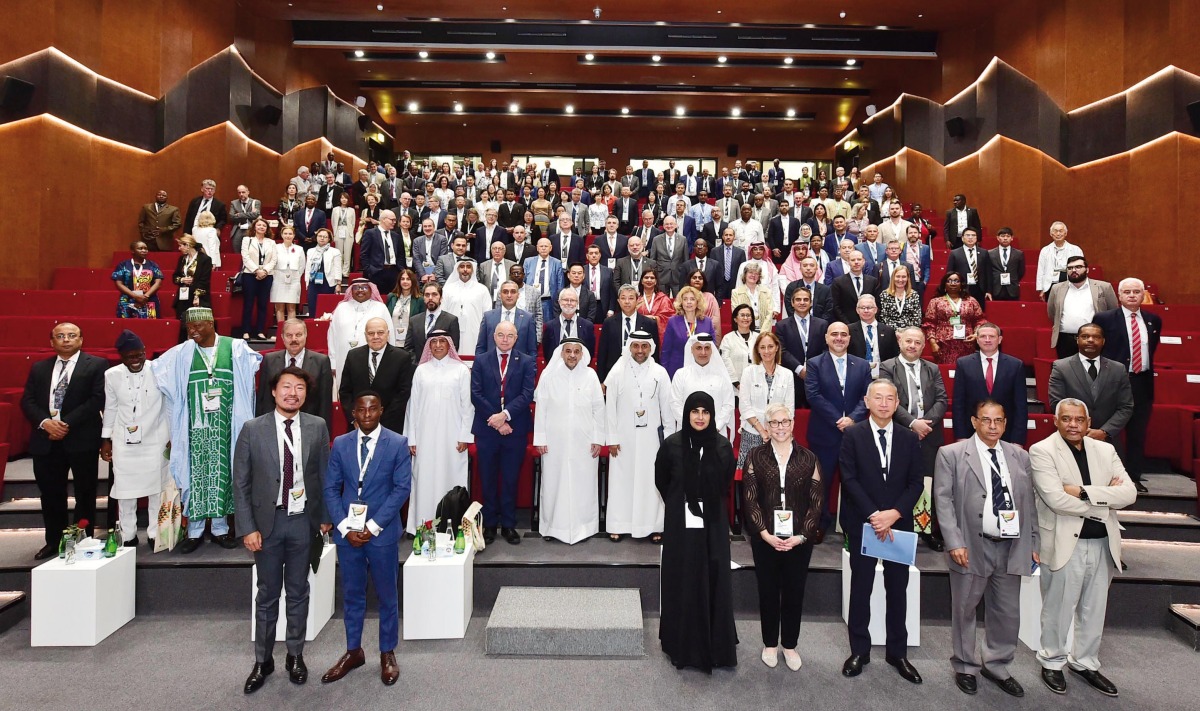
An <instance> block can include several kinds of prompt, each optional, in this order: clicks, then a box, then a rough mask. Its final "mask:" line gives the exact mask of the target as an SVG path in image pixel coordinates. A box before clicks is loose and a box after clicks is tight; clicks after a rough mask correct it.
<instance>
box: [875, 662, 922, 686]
mask: <svg viewBox="0 0 1200 711" xmlns="http://www.w3.org/2000/svg"><path fill="white" fill-rule="evenodd" d="M884 661H886V662H887V663H888V664H891V665H892V666H893V667H895V668H896V671H898V672H900V676H902V677H904V678H905V679H907V680H908V681H911V682H912V683H914V684H920V683H921V675H920V674H918V673H917V670H916V668H915V667H914V666H913V665H912V664H910V663H909V661H908V657H884Z"/></svg>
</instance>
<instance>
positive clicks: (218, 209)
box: [183, 180, 227, 235]
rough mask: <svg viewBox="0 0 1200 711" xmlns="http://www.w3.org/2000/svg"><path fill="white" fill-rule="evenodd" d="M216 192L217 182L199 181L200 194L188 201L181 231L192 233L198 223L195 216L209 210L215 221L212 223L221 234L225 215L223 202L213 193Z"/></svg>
mask: <svg viewBox="0 0 1200 711" xmlns="http://www.w3.org/2000/svg"><path fill="white" fill-rule="evenodd" d="M216 192H217V183H216V181H214V180H203V181H201V182H200V194H199V195H197V196H196V197H194V198H192V201H191V202H190V203H188V209H187V213H185V215H184V218H183V233H184V234H189V235H190V234H193V233H195V231H196V228H197V227H199V225H197V224H196V218H197V217H199V216H200V213H202V212H211V213H212V214H213V217H214V218H215V219H216V221H217V223H216V224H215V225H213V227H214V228H216V230H217V234H221V228H222V227H224V226H225V221H226V219H227V215H226V212H225V203H223V202H221V201H220V200H218V199H217V198H216V197H214V195H215V194H216Z"/></svg>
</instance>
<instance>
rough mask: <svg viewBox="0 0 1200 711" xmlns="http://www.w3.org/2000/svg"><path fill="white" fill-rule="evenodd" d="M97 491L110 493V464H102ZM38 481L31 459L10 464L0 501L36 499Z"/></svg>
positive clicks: (72, 478)
mask: <svg viewBox="0 0 1200 711" xmlns="http://www.w3.org/2000/svg"><path fill="white" fill-rule="evenodd" d="M67 480H68V481H74V480H75V475H74V474H68V475H67ZM97 480H98V484H97V487H96V488H97V491H99V492H101V493H104V492H107V491H108V464H106V463H105V462H100V468H99V477H98V479H97ZM38 494H39V492H38V487H37V481H36V480H35V479H34V476H33V460H32V459H30V458H29V457H25V458H24V459H16V460H13V461H11V462H9V463H8V466H7V467H6V468H5V470H4V496H3V499H0V501H12V500H14V499H28V498H36V497H37V496H38Z"/></svg>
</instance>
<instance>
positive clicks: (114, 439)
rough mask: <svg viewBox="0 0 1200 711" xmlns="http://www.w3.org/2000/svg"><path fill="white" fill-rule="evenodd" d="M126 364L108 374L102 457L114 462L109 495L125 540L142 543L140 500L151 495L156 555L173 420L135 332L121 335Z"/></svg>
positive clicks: (120, 346) (120, 347)
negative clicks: (114, 503) (140, 540)
mask: <svg viewBox="0 0 1200 711" xmlns="http://www.w3.org/2000/svg"><path fill="white" fill-rule="evenodd" d="M116 350H117V353H118V354H120V356H121V364H120V365H115V366H113V367H111V368H109V369H108V370H107V371H105V373H104V425H103V429H102V430H101V433H100V436H101V437H102V438H103V441H102V442H101V444H100V458H101V459H103V460H104V461H106V462H109V463H111V464H112V473H113V480H112V487H111V488H110V490H109V492H108V495H109V496H110V497H112V498H114V499H116V500H117V511H118V513H119V515H120V522H121V530H120V533H121V540H123V541H124V542H125V545H126V546H128V547H134V546H136V545H137V543H138V540H137V502H138V499H139V498H141V497H143V496H145V497H148V499H149V501H148V502H147V509H148V510H149V512H150V525H149V526H147V527H146V536H147V538H148V539H149V541H148V542H149V544H150V551H151V552H154V539H155V537H156V536H157V535H158V524H157V522H156V521H155V520H154V518H155V516H157V515H158V507H159V504H160V503H161V502H160V499H159V495H160V494H161V493H162V491H163V488H164V487H165V486H166V481H167V478H168V477H169V476H170V472H169V467H168V464H169V461H168V459H167V458H166V456H164V455H165V454H166V450H167V445H168V444H170V442H171V427H170V420H169V419H168V418H167V416H166V408H165V407H164V405H163V396H162V393H161V392H159V390H158V386H157V385H156V384H155V382H154V376H153V375H152V374H151V373H150V370H149V369H148V368H146V347H145V345H143V344H142V339H140V338H138V336H137V334H135V333H134V332H133V331H130V330H125V331H122V332H121V335H120V336H118V337H117V343H116Z"/></svg>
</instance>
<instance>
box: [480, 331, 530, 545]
mask: <svg viewBox="0 0 1200 711" xmlns="http://www.w3.org/2000/svg"><path fill="white" fill-rule="evenodd" d="M493 340H494V342H495V346H496V347H495V348H494V349H491V350H489V351H488V352H487V353H486V354H485V355H483V356H482V357H478V358H476V359H475V363H474V365H473V366H472V368H471V404H472V405H474V406H475V422H474V424H473V425H472V426H471V434H473V435H475V449H476V453H477V459H478V462H479V465H478V466H479V478H480V481H482V482H483V527H484V528H483V540H484V542H485V543H489V544H490V543H492V542H493V541H495V540H496V527H497V525H499V526H500V528H501V531H500V533H501V535H502V536H504V540H506V541H508V542H509V543H510V544H512V545H517V544H518V543H520V542H521V536H520V535H519V534H518V533H517V530H516V526H517V479H518V478H519V476H520V474H521V465H522V464H524V462H525V449H526V447H528V445H529V432H530V430H531V429H533V415H532V413H531V412H530V409H529V406H530V404H531V403H532V402H533V381H534V377H535V374H536V372H537V359H536V358H534V357H532V356H529V355H526V354H524V353H522V352H520V351H518V350H516V349H515V346H516V345H517V343H518V340H519V339H518V338H517V327H516V326H514V325H513V324H512V323H510V322H508V321H503V322H501V323H500V324H499V325H498V326H496V333H495V335H494V336H493ZM536 345H537V344H536V343H535V344H534V346H535V347H536Z"/></svg>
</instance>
